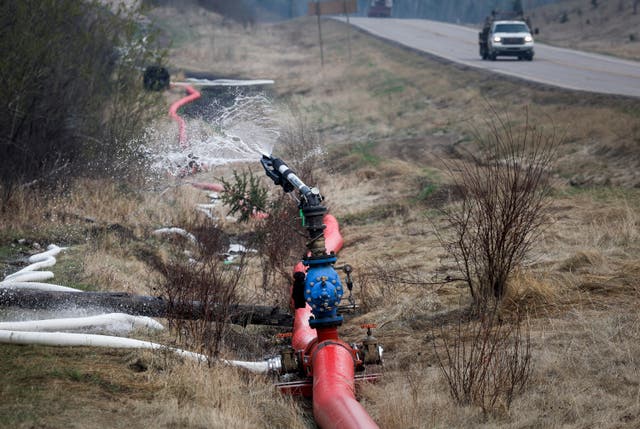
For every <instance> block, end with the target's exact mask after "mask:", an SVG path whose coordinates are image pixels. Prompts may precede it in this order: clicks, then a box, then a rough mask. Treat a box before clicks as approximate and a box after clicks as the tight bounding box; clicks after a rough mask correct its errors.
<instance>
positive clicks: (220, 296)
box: [155, 224, 246, 358]
mask: <svg viewBox="0 0 640 429" xmlns="http://www.w3.org/2000/svg"><path fill="white" fill-rule="evenodd" d="M189 229H190V230H192V231H194V235H195V236H196V239H197V242H198V246H197V247H198V250H197V252H196V254H195V255H192V256H191V258H189V259H188V260H186V258H184V255H179V254H178V255H179V256H176V257H173V258H172V259H171V260H170V261H169V262H161V261H159V259H156V260H155V265H156V268H158V269H159V271H160V273H161V274H162V276H163V281H162V283H161V285H160V290H161V291H162V292H163V296H164V297H165V298H166V299H167V301H168V303H169V316H168V318H169V321H170V323H171V326H172V327H173V328H174V330H175V332H176V334H177V337H178V339H179V340H180V341H181V342H182V343H183V344H185V345H186V346H188V347H190V348H192V349H195V350H197V351H199V352H201V353H204V354H206V355H207V356H208V357H210V358H213V357H217V355H218V353H219V352H220V349H221V346H222V345H223V341H224V339H225V336H226V334H227V333H228V331H227V330H228V322H229V318H230V316H231V312H230V309H231V306H233V305H234V304H237V290H238V287H239V286H240V284H241V282H242V281H243V280H244V278H245V271H246V270H245V267H246V264H245V260H244V257H241V258H240V259H238V260H236V261H234V264H227V263H226V262H225V260H224V258H223V257H222V256H221V254H222V253H223V252H224V250H225V244H226V243H225V240H226V236H225V235H224V234H223V232H222V231H221V230H220V229H218V228H215V227H214V226H213V225H210V224H208V225H205V226H202V225H200V226H199V225H193V226H191V227H189ZM193 302H197V303H199V310H200V312H201V317H198V318H194V319H193V320H189V319H185V318H184V317H183V315H184V313H185V304H187V305H188V304H189V303H193Z"/></svg>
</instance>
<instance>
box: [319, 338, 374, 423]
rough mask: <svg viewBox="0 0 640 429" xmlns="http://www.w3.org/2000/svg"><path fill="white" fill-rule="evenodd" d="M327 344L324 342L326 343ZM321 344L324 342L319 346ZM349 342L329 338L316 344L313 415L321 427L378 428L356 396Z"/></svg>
mask: <svg viewBox="0 0 640 429" xmlns="http://www.w3.org/2000/svg"><path fill="white" fill-rule="evenodd" d="M325 344H326V345H325ZM322 345H325V346H324V347H322V348H321V349H320V347H321V346H322ZM346 347H349V346H348V345H342V344H340V343H335V344H334V343H333V342H331V341H329V340H327V341H325V342H322V343H319V344H318V346H317V347H315V354H314V355H313V356H312V360H313V417H314V419H315V420H316V423H318V426H320V427H321V428H323V429H329V428H336V429H337V428H345V429H346V428H350V429H355V428H359V429H365V428H377V427H378V425H377V424H376V422H374V421H373V419H372V418H371V417H370V416H369V414H367V411H366V410H365V409H364V407H363V406H362V405H361V404H360V403H359V402H358V401H357V400H356V397H355V382H354V361H353V355H352V354H351V352H350V349H351V348H350V347H349V349H347V348H346Z"/></svg>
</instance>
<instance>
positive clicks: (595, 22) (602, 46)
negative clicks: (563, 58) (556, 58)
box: [531, 0, 640, 60]
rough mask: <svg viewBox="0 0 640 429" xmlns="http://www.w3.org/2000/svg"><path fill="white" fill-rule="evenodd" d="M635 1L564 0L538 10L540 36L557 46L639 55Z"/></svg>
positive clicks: (536, 22)
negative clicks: (595, 4) (596, 0)
mask: <svg viewBox="0 0 640 429" xmlns="http://www.w3.org/2000/svg"><path fill="white" fill-rule="evenodd" d="M633 3H634V2H633V1H617V0H611V1H599V2H597V4H598V6H597V7H594V6H593V3H592V2H591V0H564V1H560V2H558V3H555V4H552V5H548V6H545V7H541V8H539V10H535V11H534V12H532V14H531V18H532V20H533V25H534V27H538V28H539V29H540V35H539V36H538V39H539V40H540V41H543V42H547V43H551V44H554V45H558V46H563V47H568V48H573V49H582V50H585V51H592V52H598V53H603V54H610V55H616V56H620V57H623V58H630V59H634V60H639V59H640V5H638V11H637V13H636V14H634V13H633Z"/></svg>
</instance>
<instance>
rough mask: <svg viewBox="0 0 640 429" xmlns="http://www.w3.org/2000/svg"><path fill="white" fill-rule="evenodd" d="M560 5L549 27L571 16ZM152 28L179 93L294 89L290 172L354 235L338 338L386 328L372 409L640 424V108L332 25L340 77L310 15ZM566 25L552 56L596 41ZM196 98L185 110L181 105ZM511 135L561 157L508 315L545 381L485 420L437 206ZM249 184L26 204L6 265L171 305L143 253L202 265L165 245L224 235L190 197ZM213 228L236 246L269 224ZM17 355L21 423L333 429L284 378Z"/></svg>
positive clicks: (279, 287)
mask: <svg viewBox="0 0 640 429" xmlns="http://www.w3.org/2000/svg"><path fill="white" fill-rule="evenodd" d="M604 3H605V2H602V6H601V7H604ZM556 6H557V5H556ZM554 7H555V6H554ZM548 8H549V9H543V11H546V12H544V13H547V14H548V15H549V16H551V14H552V11H553V10H555V9H551V6H548ZM607 10H608V9H607ZM584 13H585V14H586V13H587V11H586V10H585V11H584ZM538 14H543V12H538V11H536V17H539V16H538ZM150 16H151V18H152V20H153V21H154V22H156V23H157V25H159V26H160V27H161V28H162V29H163V30H164V32H165V33H164V37H166V39H167V40H171V41H172V42H173V44H172V45H171V50H170V52H169V57H170V65H171V70H172V72H173V73H174V74H175V75H176V76H178V77H180V76H181V75H182V74H184V73H193V72H199V73H206V74H209V75H212V76H225V77H242V78H265V79H274V80H275V85H274V87H273V89H272V91H271V93H270V97H271V99H272V100H273V112H274V113H273V115H274V116H277V117H278V119H279V120H281V121H282V123H283V126H282V128H283V130H285V131H286V132H283V133H282V138H281V140H280V141H279V142H278V143H277V144H276V145H275V147H274V154H276V155H281V154H287V153H288V154H291V153H292V152H294V153H295V152H296V150H295V149H298V155H300V151H301V150H302V151H304V150H308V149H311V150H315V149H318V148H319V149H322V150H321V152H322V154H323V156H322V157H321V158H320V159H319V161H318V163H317V164H316V165H315V167H317V168H316V171H315V177H317V184H318V185H319V187H320V189H321V190H322V192H323V194H325V196H326V197H327V205H328V206H329V208H330V210H331V213H332V214H334V215H335V216H336V217H337V218H338V220H339V221H340V222H341V225H342V232H343V235H344V238H345V248H344V250H343V251H342V252H341V253H340V261H341V262H348V263H349V264H351V265H353V267H354V268H355V269H354V282H355V284H356V286H355V290H356V298H357V300H358V302H359V304H360V306H361V310H360V312H359V313H357V314H355V315H350V316H349V317H348V319H347V321H346V323H345V325H344V326H343V327H341V328H340V330H341V335H343V336H344V337H345V338H346V339H347V340H348V341H359V340H361V339H362V336H363V332H362V331H361V330H360V328H359V325H360V324H362V323H376V324H377V325H378V329H376V331H375V335H376V336H377V337H378V338H379V340H380V342H381V344H382V345H383V346H384V349H385V368H384V376H383V378H382V380H380V381H379V382H378V383H377V384H375V385H365V386H364V387H363V388H362V390H360V393H359V396H360V400H361V402H362V403H363V405H364V406H365V408H366V409H367V410H368V411H369V413H370V414H371V415H372V417H373V418H374V419H375V420H376V421H377V422H378V423H379V424H380V426H381V427H384V428H408V427H420V428H423V427H424V428H429V427H450V428H469V427H478V428H524V427H566V428H582V427H598V428H619V427H629V428H632V427H638V426H639V425H640V406H639V404H638V401H637V394H638V385H640V378H639V375H638V366H639V361H638V356H640V353H639V352H640V346H639V344H640V342H639V341H638V340H639V339H640V318H639V316H638V312H637V306H638V304H640V295H639V291H638V285H637V280H638V274H639V273H640V234H639V233H638V228H639V227H640V216H639V215H638V209H639V208H640V193H639V191H638V187H639V186H640V168H639V167H640V155H638V153H637V150H636V149H637V145H638V142H639V141H640V101H639V100H636V99H629V98H625V97H611V96H600V95H593V94H575V93H572V92H570V91H561V90H557V89H550V88H545V87H540V86H539V85H534V84H525V83H521V84H519V83H516V82H513V81H504V80H503V79H501V78H500V77H498V76H494V75H490V74H487V73H482V72H478V71H473V70H468V69H464V68H459V67H455V66H451V65H448V64H443V63H441V62H440V61H437V60H434V59H433V58H430V57H428V56H421V55H417V54H415V53H414V52H409V51H407V50H404V49H402V48H399V47H397V46H392V45H390V44H387V43H384V42H382V41H380V40H377V39H372V38H370V37H368V36H366V35H364V34H363V33H360V32H356V31H350V30H349V29H348V28H347V27H346V26H345V25H343V24H341V23H339V22H335V21H329V20H327V21H325V22H324V24H323V37H324V49H325V51H324V55H325V58H324V59H325V67H324V68H322V67H321V66H320V58H319V46H318V39H317V34H316V33H315V29H316V27H315V25H316V23H315V21H314V20H313V19H309V18H299V19H296V20H292V21H287V22H282V23H278V24H270V25H256V26H253V27H247V28H245V27H243V26H242V25H236V24H233V23H230V22H228V21H226V20H224V19H223V18H222V17H220V16H219V15H216V14H213V13H210V12H207V11H203V10H200V9H186V10H182V11H177V10H176V9H173V8H171V7H162V8H155V9H154V10H152V11H151V13H150ZM543 16H544V15H543ZM611 16H612V17H611V18H610V20H611V21H613V20H614V19H615V18H614V15H611ZM537 21H538V18H536V22H537ZM545 22H546V21H545ZM548 22H549V24H548V26H547V25H546V24H545V26H542V24H541V26H540V28H541V37H544V38H546V37H549V39H545V40H548V41H549V42H553V43H558V44H561V43H579V42H578V41H577V40H578V39H580V35H579V33H578V32H577V28H575V30H576V33H572V34H573V35H572V36H571V37H570V38H567V39H563V38H562V37H560V36H559V34H560V31H561V30H562V29H564V28H565V27H562V26H561V24H559V23H554V22H553V20H552V19H551V18H549V21H548ZM572 22H573V20H572V19H571V17H570V20H569V21H568V22H567V24H571V23H572ZM612 28H613V27H612ZM620 34H623V33H620ZM554 35H555V36H554ZM554 37H555V39H554ZM580 43H581V42H580ZM612 46H613V45H612ZM585 47H586V46H585ZM594 49H595V48H594ZM603 49H610V48H607V47H606V46H605V47H604V48H603ZM349 51H350V52H351V58H350V57H349ZM613 53H615V54H621V52H617V51H616V52H613ZM181 94H182V92H181V91H180V90H179V89H174V90H172V91H171V92H170V93H168V94H167V98H166V99H167V105H168V102H169V101H170V100H174V99H176V98H177V97H179V96H180V95H181ZM500 120H503V121H504V122H505V123H507V124H512V125H513V127H514V129H518V130H519V129H522V128H524V129H529V128H526V127H524V125H523V124H525V123H526V124H529V125H531V128H530V129H535V130H540V131H543V132H544V133H545V135H550V136H554V137H553V138H555V139H557V141H558V142H559V143H560V145H559V147H558V154H557V157H555V159H554V161H556V162H555V163H554V165H553V168H552V170H551V172H550V175H551V178H552V181H551V183H552V189H551V193H550V195H549V202H550V207H549V210H548V211H547V212H546V215H545V217H544V228H543V229H542V230H541V232H540V234H539V235H538V236H537V237H536V240H535V241H534V242H533V246H532V248H531V252H530V253H529V254H528V255H527V258H526V259H525V261H524V264H522V266H521V267H519V269H518V271H517V273H516V275H515V276H513V277H512V279H511V281H510V283H509V286H510V287H509V295H508V297H507V298H508V299H506V300H505V304H504V307H503V309H502V311H503V313H502V316H503V317H505V318H508V317H510V315H512V314H514V313H516V312H517V311H523V312H526V317H527V318H526V329H527V332H529V333H530V339H531V351H532V353H531V359H532V363H533V366H532V372H531V375H530V379H529V382H528V383H527V384H526V387H525V389H524V390H523V391H522V392H521V393H520V394H518V395H515V397H514V400H513V403H511V404H510V407H508V406H507V405H506V404H504V403H500V404H498V405H497V406H496V407H495V409H494V410H493V411H492V412H489V413H485V412H483V410H482V409H481V408H480V407H478V406H475V405H464V406H460V405H458V404H456V403H455V401H454V400H453V399H452V398H451V396H450V394H449V389H448V384H447V381H446V380H445V378H444V377H443V376H442V373H441V372H440V370H439V366H438V365H439V364H438V359H437V356H436V353H437V352H440V353H441V355H442V351H443V345H442V339H444V338H453V337H455V335H456V332H460V331H459V329H464V327H465V326H467V325H466V324H465V321H464V320H463V319H460V318H459V315H460V312H459V310H460V309H461V308H462V309H464V308H466V307H467V306H468V305H469V302H470V298H469V294H468V291H467V289H466V287H465V286H464V284H463V283H462V282H445V283H440V282H438V281H441V280H443V279H445V278H446V277H447V276H450V277H452V278H457V277H458V276H459V273H458V271H457V269H456V264H455V261H454V260H453V259H452V257H451V255H450V254H448V253H447V251H446V250H445V249H444V248H443V247H442V245H441V243H440V242H439V240H438V233H442V232H446V231H447V230H448V228H449V227H448V226H447V224H446V222H445V220H444V219H443V217H442V212H441V211H440V209H442V208H443V207H445V205H446V204H447V202H448V201H449V198H450V197H451V195H454V196H455V195H456V189H455V186H452V177H451V169H448V168H447V162H451V161H455V160H460V159H462V158H464V156H465V154H467V153H468V152H467V151H471V152H472V153H473V152H474V151H476V150H477V143H478V140H482V139H485V138H487V137H488V136H489V137H490V136H491V132H490V130H489V129H488V128H490V126H491V123H493V124H496V122H495V121H500ZM487 121H488V123H487ZM492 121H493V122H492ZM188 124H189V127H190V128H189V130H191V131H193V130H196V133H197V134H206V133H207V132H214V131H215V129H214V128H215V127H214V126H213V125H211V124H207V123H206V121H205V120H203V119H202V118H198V117H192V118H190V119H189V121H188ZM155 131H156V132H155V133H150V134H152V135H156V134H157V135H159V136H160V138H157V139H151V140H150V142H149V143H150V144H160V143H162V144H168V145H171V144H173V142H177V139H176V138H177V131H176V130H175V124H174V123H172V122H169V121H168V120H162V121H161V122H160V123H158V124H157V126H156V130H155ZM156 137H157V136H156ZM197 137H198V138H199V137H201V136H199V135H198V136H197ZM205 137H206V136H205ZM309 142H311V143H310V144H311V146H306V144H309ZM314 142H315V143H314ZM317 142H320V144H319V147H317V146H314V145H315V144H316V143H317ZM176 144H177V143H176ZM292 149H294V150H293V151H292ZM303 154H304V153H303ZM297 159H304V157H303V156H301V157H300V158H297ZM449 165H451V164H449ZM292 167H294V168H296V166H294V165H292ZM246 168H251V169H253V170H254V171H255V172H256V173H257V174H258V175H260V177H262V174H263V173H262V170H261V168H260V166H259V165H258V162H257V159H256V162H255V163H248V164H233V165H228V166H223V167H219V168H215V169H212V170H210V171H207V172H202V173H200V174H198V175H197V176H195V177H193V178H191V177H189V178H187V179H185V180H181V179H174V178H161V179H159V182H154V181H151V180H150V184H149V186H146V187H143V188H142V189H131V188H130V186H128V185H127V184H123V183H121V182H119V181H118V180H117V179H116V178H114V179H113V181H94V180H89V179H87V180H81V181H79V182H78V183H76V184H75V185H74V186H73V187H71V188H69V189H67V190H66V192H65V193H64V194H62V195H60V196H56V197H55V198H48V197H47V196H46V195H33V194H30V193H29V191H28V190H25V191H24V193H23V194H21V195H19V196H18V198H16V200H15V201H14V205H13V206H12V210H13V211H12V212H11V213H4V212H3V215H2V216H3V218H2V227H1V228H0V255H1V256H2V261H1V262H2V263H3V264H4V265H3V266H2V268H3V270H4V271H5V272H10V271H13V270H15V269H16V268H17V266H16V264H15V262H16V259H17V258H18V257H19V256H21V255H23V254H30V253H34V252H35V251H36V246H35V244H34V242H39V243H41V244H44V243H49V242H56V243H57V244H60V245H63V244H64V245H68V246H70V249H69V250H68V251H67V252H66V253H64V254H63V255H62V256H61V257H60V260H59V263H58V265H57V266H56V267H55V274H56V282H59V283H62V284H67V285H81V286H82V287H83V288H89V289H94V290H112V291H113V290H117V291H128V292H135V293H140V294H154V293H157V288H158V287H159V284H160V283H161V282H160V280H159V274H158V272H157V271H154V270H153V269H152V267H150V266H149V264H148V263H146V262H147V260H145V255H147V256H148V254H147V253H145V252H143V251H145V250H147V251H148V249H149V248H151V249H153V248H154V246H156V247H157V248H159V249H160V253H161V255H164V256H167V255H172V256H176V255H178V256H184V252H183V250H184V249H180V251H174V253H169V251H170V249H171V247H169V244H171V245H173V246H180V245H182V244H183V243H182V242H181V241H180V240H179V239H176V240H173V242H172V243H164V242H162V241H160V240H158V239H156V238H153V235H152V231H153V230H154V229H155V228H159V227H166V226H179V227H190V226H194V227H195V226H197V225H206V224H205V223H203V222H204V220H203V216H202V215H201V214H199V212H196V210H194V207H195V206H196V204H198V203H206V202H207V198H206V196H205V195H203V193H202V192H200V191H197V190H195V189H194V188H192V187H191V186H190V185H189V183H188V182H190V181H191V179H194V180H196V179H197V181H199V182H200V181H202V182H216V181H218V180H219V178H220V177H225V178H227V179H228V180H231V178H232V174H231V173H232V170H233V169H238V170H240V169H246ZM270 186H271V190H272V191H273V192H274V193H275V192H279V190H278V189H273V186H272V185H270ZM216 226H217V227H219V228H220V229H221V230H225V231H228V232H229V235H233V236H239V235H242V234H245V235H246V234H247V233H248V232H251V229H252V228H254V227H257V226H256V225H255V224H250V225H249V226H238V225H237V224H235V223H233V222H231V221H223V222H221V223H220V224H218V225H216ZM19 239H25V240H26V241H18V240H19ZM178 248H180V247H178ZM190 250H191V251H193V249H190ZM163 252H164V253H163ZM253 263H254V265H252V268H254V269H256V270H257V269H258V268H256V267H259V268H262V267H263V266H261V265H259V261H257V260H254V262H253ZM287 263H288V261H287ZM254 274H255V275H254V276H253V277H251V278H250V279H249V280H248V281H247V283H246V284H243V285H242V287H241V290H240V291H239V293H240V296H241V297H242V299H243V300H246V301H251V302H260V303H265V304H282V303H283V302H285V303H286V301H287V298H286V297H284V298H283V296H286V289H288V285H287V284H286V282H285V280H284V278H281V277H278V278H277V279H276V280H277V281H275V282H274V283H273V284H271V285H270V288H264V287H263V283H262V277H261V274H260V272H258V271H255V272H254ZM434 280H435V281H436V283H438V284H432V283H433V282H434ZM283 291H284V292H283ZM285 305H286V304H285ZM0 315H2V313H0ZM163 322H165V321H164V320H163ZM469 326H471V325H469ZM523 326H524V325H523ZM457 330H458V331H457ZM464 332H466V333H469V332H468V331H464ZM275 333H276V332H275V331H274V330H270V329H262V328H259V327H247V328H237V329H233V330H231V332H229V333H228V335H227V336H226V337H225V341H224V342H223V347H222V350H221V351H220V353H221V356H222V357H224V358H228V359H234V358H238V359H249V360H259V359H261V358H263V357H264V356H265V355H268V354H269V353H272V352H273V350H274V349H276V348H277V346H278V341H280V340H278V339H276V338H275V336H274V334H275ZM145 335H147V336H146V337H145V338H149V339H153V340H155V341H158V342H162V343H165V344H177V345H181V343H180V341H181V340H184V338H183V337H180V335H177V333H176V332H169V333H163V334H154V335H148V334H145ZM0 356H1V357H0V373H1V374H2V376H0V386H2V387H0V389H1V390H0V392H2V397H3V401H2V403H1V404H0V426H2V427H7V428H9V427H48V428H90V427H91V428H94V427H105V428H107V427H123V428H124V427H129V428H131V427H159V428H177V427H179V428H200V427H224V428H245V427H264V428H272V427H287V428H288V427H291V428H312V427H315V425H314V423H313V420H312V417H311V410H310V404H309V403H308V402H306V401H302V400H298V399H294V400H291V399H290V398H288V397H283V396H281V395H279V394H278V393H277V392H276V390H275V388H274V387H273V382H274V380H273V379H272V378H269V377H262V376H260V377H254V376H251V375H247V374H246V373H243V372H239V371H236V370H231V369H229V368H227V367H224V366H216V365H214V366H212V367H207V366H204V365H195V364H191V363H188V362H186V363H185V362H182V361H180V360H178V359H174V358H173V357H172V356H171V355H167V354H162V353H158V354H153V353H149V352H138V351H121V350H111V349H107V350H106V351H105V350H103V349H88V348H61V349H58V348H50V347H37V346H0ZM35 387H37V388H35Z"/></svg>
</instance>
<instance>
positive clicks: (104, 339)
mask: <svg viewBox="0 0 640 429" xmlns="http://www.w3.org/2000/svg"><path fill="white" fill-rule="evenodd" d="M0 343H5V344H23V345H26V344H37V345H41V346H85V347H113V348H120V349H151V350H170V351H172V352H174V353H176V354H178V355H179V356H183V357H186V358H189V359H194V360H197V361H199V362H206V361H207V357H206V356H205V355H202V354H199V353H193V352H189V351H186V350H182V349H177V348H173V347H166V346H163V345H161V344H157V343H152V342H150V341H142V340H134V339H131V338H123V337H114V336H109V335H96V334H75V333H62V332H20V331H5V330H0Z"/></svg>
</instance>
